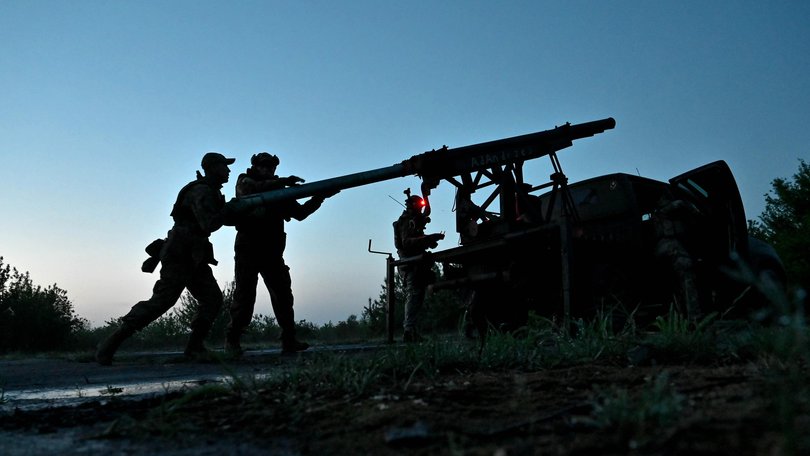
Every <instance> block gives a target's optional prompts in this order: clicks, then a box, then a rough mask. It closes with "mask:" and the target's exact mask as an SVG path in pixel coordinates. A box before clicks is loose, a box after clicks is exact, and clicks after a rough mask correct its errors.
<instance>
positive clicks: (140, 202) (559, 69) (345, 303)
mask: <svg viewBox="0 0 810 456" xmlns="http://www.w3.org/2000/svg"><path fill="white" fill-rule="evenodd" d="M611 116H612V117H614V118H615V119H616V122H617V126H616V128H615V129H614V130H610V131H608V132H606V133H604V134H602V135H598V136H596V137H594V138H588V139H584V140H581V141H578V142H577V143H576V144H575V145H574V147H572V148H570V149H567V150H565V151H563V152H561V153H560V155H559V158H560V160H561V162H562V165H563V169H564V171H565V172H566V174H567V175H568V176H569V178H570V179H571V180H572V181H574V180H579V179H583V178H587V177H591V176H595V175H599V174H607V173H612V172H625V173H631V174H636V173H640V174H642V175H644V176H648V177H652V178H656V179H660V180H666V179H668V178H669V177H672V176H674V175H677V174H680V173H681V172H684V171H687V170H689V169H692V168H695V167H697V166H700V165H703V164H705V163H707V162H710V161H714V160H718V159H722V160H726V161H727V162H728V163H729V165H730V166H731V168H732V170H733V171H734V173H735V175H736V177H737V181H738V184H739V186H740V189H741V192H742V195H743V200H744V203H745V209H746V211H747V217H748V218H749V219H755V218H757V217H758V216H759V214H760V213H761V212H762V210H763V208H764V197H763V195H764V194H766V193H767V192H768V191H769V190H770V188H771V186H770V183H771V180H772V179H773V178H775V177H789V176H792V174H793V173H794V172H795V171H796V170H797V169H798V163H799V161H798V159H799V158H802V157H805V158H807V157H808V156H810V153H808V152H810V149H809V148H808V144H810V126H808V121H810V2H806V1H795V2H790V1H776V2H763V1H705V0H701V1H677V2H676V1H671V2H661V1H638V2H635V1H634V2H629V1H559V2H556V1H555V2H551V1H499V2H494V1H493V2H485V1H441V2H437V1H387V0H369V1H365V0H363V1H361V0H350V1H269V0H268V1H233V2H231V1H201V0H194V1H151V0H141V1H82V0H77V1H44V0H30V1H29V0H0V156H1V157H2V164H0V190H1V191H2V193H0V195H2V196H0V256H3V257H4V262H5V263H6V264H11V265H13V266H15V267H17V268H18V269H20V270H22V271H29V272H30V273H31V276H32V279H33V280H34V282H35V283H37V284H41V285H49V284H53V283H56V284H57V285H58V286H59V287H60V288H63V289H66V290H67V291H68V296H69V298H70V299H71V301H72V302H73V304H74V307H75V309H76V311H77V312H78V314H79V315H80V316H82V317H84V318H87V319H89V320H91V321H92V322H93V323H94V324H101V323H103V322H104V321H105V320H107V319H110V318H113V317H119V316H121V315H123V314H125V313H126V312H127V311H128V310H129V308H130V307H131V306H132V305H133V304H134V303H135V302H137V301H140V300H142V299H146V298H148V297H149V296H150V294H151V288H152V285H153V283H154V281H155V280H156V279H157V278H158V274H157V273H156V274H144V273H142V272H141V271H140V264H141V262H142V261H143V260H144V259H145V258H146V254H145V253H144V251H143V248H144V247H145V246H146V245H147V244H148V243H149V242H150V241H152V240H153V239H155V238H158V237H163V236H165V234H166V231H167V230H168V229H169V228H170V227H171V225H172V223H171V219H170V217H169V211H170V209H171V205H172V203H173V202H174V199H175V197H176V195H177V191H178V190H179V189H180V187H181V186H183V185H184V184H185V183H186V182H188V181H190V180H192V179H193V178H194V172H195V170H197V169H199V163H200V158H201V157H202V155H203V154H204V153H205V152H208V151H219V152H221V153H223V154H225V155H227V156H230V157H235V158H236V159H237V162H236V164H235V165H234V166H233V167H232V170H233V173H232V175H231V181H230V182H229V183H228V184H226V185H225V188H224V189H223V190H224V193H225V195H226V197H227V198H230V197H232V196H233V194H234V190H233V185H234V183H235V181H236V176H237V174H238V173H239V172H243V171H244V170H245V168H246V167H247V166H248V165H249V159H250V156H251V155H252V154H254V153H257V152H259V151H269V152H271V153H275V154H278V155H279V157H280V158H281V165H280V167H279V169H278V172H279V174H280V175H289V174H295V175H298V176H301V177H303V178H305V179H307V181H308V182H311V181H315V180H320V179H325V178H329V177H334V176H339V175H344V174H350V173H354V172H359V171H364V170H367V169H373V168H379V167H384V166H389V165H392V164H395V163H398V162H400V161H401V160H403V159H405V158H408V157H410V156H411V155H414V154H417V153H421V152H424V151H426V150H430V149H433V148H438V147H441V146H442V145H447V146H449V147H455V146H463V145H468V144H473V143H478V142H483V141H488V140H493V139H498V138H503V137H508V136H515V135H520V134H525V133H531V132H535V131H541V130H546V129H549V128H553V127H554V126H555V125H560V124H562V123H565V122H572V123H580V122H587V121H590V120H596V119H601V118H605V117H611ZM527 168H531V169H532V170H534V171H533V172H536V175H537V176H542V177H547V176H548V174H550V167H549V164H548V162H547V160H546V159H540V160H535V161H534V162H531V163H529V164H527ZM418 186H419V180H418V179H417V178H416V177H409V178H403V179H397V180H394V181H388V182H383V183H378V184H373V185H370V186H367V187H363V188H355V189H349V190H345V191H343V192H342V193H340V194H339V195H337V196H335V197H334V198H332V199H330V200H328V201H327V202H326V203H325V204H324V206H323V208H322V209H321V210H320V211H318V212H316V213H315V214H313V215H312V216H311V217H310V218H309V219H307V220H305V221H304V222H292V223H289V224H288V226H287V232H288V248H287V254H286V259H287V262H288V264H289V265H290V266H291V269H292V277H293V290H294V293H295V296H296V312H297V313H296V317H297V318H299V319H301V318H303V319H307V320H309V321H313V322H316V323H323V322H326V321H329V320H332V321H334V322H336V321H338V320H343V319H345V318H346V317H347V316H348V315H349V314H357V315H359V314H360V313H361V312H362V309H363V306H364V305H366V304H367V303H368V299H369V298H376V297H377V296H378V295H379V291H380V286H381V284H382V281H383V277H384V274H385V266H384V257H383V256H380V255H372V254H369V253H367V251H366V248H367V246H368V240H369V239H372V240H373V246H374V248H376V249H378V250H387V251H390V250H392V249H393V245H392V244H393V235H392V228H391V223H392V221H393V220H395V219H396V218H397V216H398V215H399V213H400V212H401V207H400V206H399V205H397V203H396V202H394V201H392V199H391V198H390V197H389V195H390V196H392V197H394V198H396V199H397V200H400V199H402V197H403V195H402V191H403V190H404V189H405V188H407V187H411V188H413V189H414V190H416V189H417V188H418ZM433 205H434V207H433V211H434V221H433V223H432V224H431V225H432V229H433V230H435V231H441V230H443V231H446V232H447V233H448V237H447V239H446V240H445V241H443V242H442V243H441V244H440V247H445V248H446V247H452V246H454V245H456V243H457V239H458V238H457V236H456V235H455V232H454V225H453V214H452V213H451V209H452V190H451V188H450V186H449V185H448V184H447V183H444V184H442V185H441V186H440V187H439V189H438V190H437V191H436V193H435V196H434V197H433ZM233 239H234V231H233V229H231V228H224V229H222V230H220V231H218V232H217V233H215V234H214V236H212V241H213V243H214V249H215V254H216V256H217V258H218V259H219V260H220V264H219V266H217V267H215V268H214V271H215V275H216V276H217V279H218V281H219V283H220V286H223V287H224V285H225V283H226V282H228V281H231V280H232V278H233V259H232V257H233ZM256 311H257V312H260V313H264V314H272V311H271V309H270V304H269V301H268V297H267V294H266V293H263V294H260V295H259V301H258V302H257V307H256Z"/></svg>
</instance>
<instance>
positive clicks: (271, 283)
mask: <svg viewBox="0 0 810 456" xmlns="http://www.w3.org/2000/svg"><path fill="white" fill-rule="evenodd" d="M250 164H251V167H250V168H249V169H248V170H247V171H246V172H245V173H243V174H240V175H239V177H238V178H237V180H236V196H237V197H240V196H247V195H251V194H254V193H261V192H266V191H271V190H279V189H283V188H286V187H290V186H293V185H296V184H298V183H300V182H304V180H303V179H301V178H300V177H297V176H289V177H279V176H277V175H276V168H277V167H278V165H279V159H278V157H276V156H275V155H271V154H269V153H267V152H261V153H259V154H256V155H254V156H253V157H251V159H250ZM334 193H336V192H334ZM334 193H331V194H329V195H320V196H314V197H312V198H310V199H309V200H308V201H306V202H305V203H304V204H300V203H298V202H297V201H295V200H291V201H288V202H283V203H278V204H276V205H273V206H270V207H260V208H257V209H254V210H253V211H252V212H250V213H248V214H247V215H245V216H243V217H240V219H239V221H238V222H237V223H236V230H237V233H236V242H235V244H234V252H235V257H234V259H235V279H234V281H235V289H234V294H233V303H232V304H231V308H230V317H231V320H230V323H229V324H228V328H227V333H226V339H225V350H226V352H228V353H229V354H231V355H233V356H239V355H240V354H241V353H242V346H241V342H240V339H241V335H242V333H243V332H244V331H245V329H246V328H247V326H248V325H249V324H250V320H251V319H252V318H253V307H254V305H255V302H256V286H257V284H258V280H259V275H260V274H261V276H262V279H263V280H264V284H265V285H266V286H267V290H268V291H269V292H270V300H271V303H272V306H273V313H274V314H275V316H276V320H277V322H278V325H279V326H280V327H281V349H282V353H284V354H289V353H295V352H299V351H303V350H306V349H307V348H309V344H307V343H305V342H300V341H298V340H297V339H296V337H295V312H294V310H293V294H292V280H291V278H290V268H289V267H288V266H287V265H286V264H285V262H284V256H283V255H284V248H285V247H286V244H287V234H286V233H285V232H284V222H285V221H290V219H293V218H294V219H296V220H298V221H301V220H304V219H305V218H307V217H308V216H309V215H310V214H312V213H313V212H315V211H316V210H317V209H318V208H319V207H320V206H321V204H322V203H323V201H324V199H325V198H328V197H329V196H332V195H333V194H334Z"/></svg>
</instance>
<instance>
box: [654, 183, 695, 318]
mask: <svg viewBox="0 0 810 456" xmlns="http://www.w3.org/2000/svg"><path fill="white" fill-rule="evenodd" d="M698 216H700V211H699V210H698V208H697V207H695V205H694V204H692V203H690V202H688V201H686V200H683V199H677V198H675V197H674V196H673V195H672V194H671V192H667V193H665V194H664V195H663V196H662V197H661V199H660V200H659V201H658V207H657V209H656V210H655V212H653V214H652V219H653V222H654V225H655V234H656V237H657V239H658V242H657V244H656V246H655V254H656V256H658V257H659V258H664V259H665V260H666V261H667V262H668V263H669V266H670V268H671V270H672V272H673V273H674V276H675V292H676V296H677V298H678V301H679V303H680V305H681V306H683V307H684V308H685V309H684V310H685V311H686V314H687V317H688V318H689V319H690V320H692V321H696V320H697V319H698V318H700V313H701V310H700V297H699V292H698V283H697V274H696V272H695V261H694V259H693V258H692V255H691V254H690V253H689V250H688V248H687V244H688V241H689V239H688V237H689V234H690V229H689V227H690V226H691V225H692V224H693V223H694V221H695V219H696V218H697V217H698Z"/></svg>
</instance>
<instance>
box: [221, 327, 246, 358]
mask: <svg viewBox="0 0 810 456" xmlns="http://www.w3.org/2000/svg"><path fill="white" fill-rule="evenodd" d="M239 339H240V335H239V333H238V332H233V331H228V332H227V334H225V354H226V355H228V356H231V357H233V358H239V357H240V356H242V354H243V353H244V352H245V350H244V349H242V343H241V341H240V340H239Z"/></svg>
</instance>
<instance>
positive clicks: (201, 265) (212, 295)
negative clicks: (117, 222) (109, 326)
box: [96, 152, 235, 365]
mask: <svg viewBox="0 0 810 456" xmlns="http://www.w3.org/2000/svg"><path fill="white" fill-rule="evenodd" d="M234 161H235V159H233V158H225V156H224V155H222V154H220V153H217V152H209V153H207V154H205V155H204V156H203V158H202V162H201V166H202V169H203V171H204V173H205V175H204V176H203V175H201V174H200V173H199V172H197V179H196V180H194V181H192V182H190V183H188V184H187V185H185V186H184V187H183V188H182V189H181V190H180V192H179V194H178V195H177V200H176V202H175V203H174V207H173V208H172V212H171V216H172V218H173V219H174V226H173V227H172V229H171V230H170V231H169V233H168V236H167V238H166V239H165V240H163V239H161V240H157V241H155V242H153V243H152V244H150V245H149V247H147V251H148V252H149V253H150V255H152V256H153V258H151V259H154V260H157V261H154V262H150V261H149V260H147V262H148V263H149V264H150V268H147V263H144V268H143V269H144V271H145V272H152V270H154V268H155V267H156V266H157V262H158V261H159V262H160V263H162V264H163V266H162V267H161V269H160V279H159V280H158V281H157V283H155V286H154V288H153V291H152V297H151V298H149V299H148V300H146V301H141V302H139V303H137V304H135V305H134V306H133V307H132V309H131V310H130V311H129V313H128V314H126V315H125V316H124V317H122V318H121V322H122V323H121V326H120V327H119V328H118V329H117V330H116V331H115V332H114V333H113V334H112V335H110V336H109V337H108V338H107V339H105V340H104V341H103V342H102V343H101V344H99V346H98V350H97V351H96V361H97V362H98V363H99V364H102V365H109V364H111V363H112V359H113V355H115V352H116V351H117V350H118V347H119V346H120V345H121V343H122V342H123V341H124V340H126V339H127V338H128V337H130V336H131V335H132V334H134V333H135V331H139V330H141V329H143V328H144V327H145V326H146V325H148V324H149V323H151V322H153V321H154V320H156V319H157V318H158V317H160V316H161V315H163V314H164V313H166V312H167V311H168V310H169V309H171V308H172V306H173V305H174V304H175V303H176V302H177V300H178V299H179V298H180V295H181V294H182V293H183V290H184V289H188V291H189V292H190V293H191V295H192V296H193V297H194V298H195V299H196V300H197V302H199V304H200V305H199V308H198V310H197V313H196V315H195V316H194V318H193V319H192V321H191V336H190V337H189V340H188V345H187V346H186V349H185V355H186V356H189V357H197V356H201V355H205V354H206V353H207V350H206V348H205V345H204V344H203V341H204V340H205V337H206V336H207V335H208V332H209V331H210V330H211V326H212V325H213V323H214V319H215V318H216V316H217V314H219V310H220V309H221V308H222V301H223V299H222V290H221V289H220V288H219V285H217V281H216V279H215V278H214V274H213V272H212V271H211V266H210V265H216V264H217V261H216V260H215V259H214V250H213V246H212V245H211V243H210V242H209V240H208V238H209V236H210V235H211V233H213V232H214V231H216V230H218V229H219V228H220V227H221V226H222V225H223V224H228V225H230V224H232V222H231V220H230V218H231V215H230V213H229V211H228V210H227V207H226V205H225V197H224V196H223V195H222V185H223V184H224V183H226V182H228V177H229V176H230V172H231V171H230V169H229V168H228V165H231V164H233V163H234Z"/></svg>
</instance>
